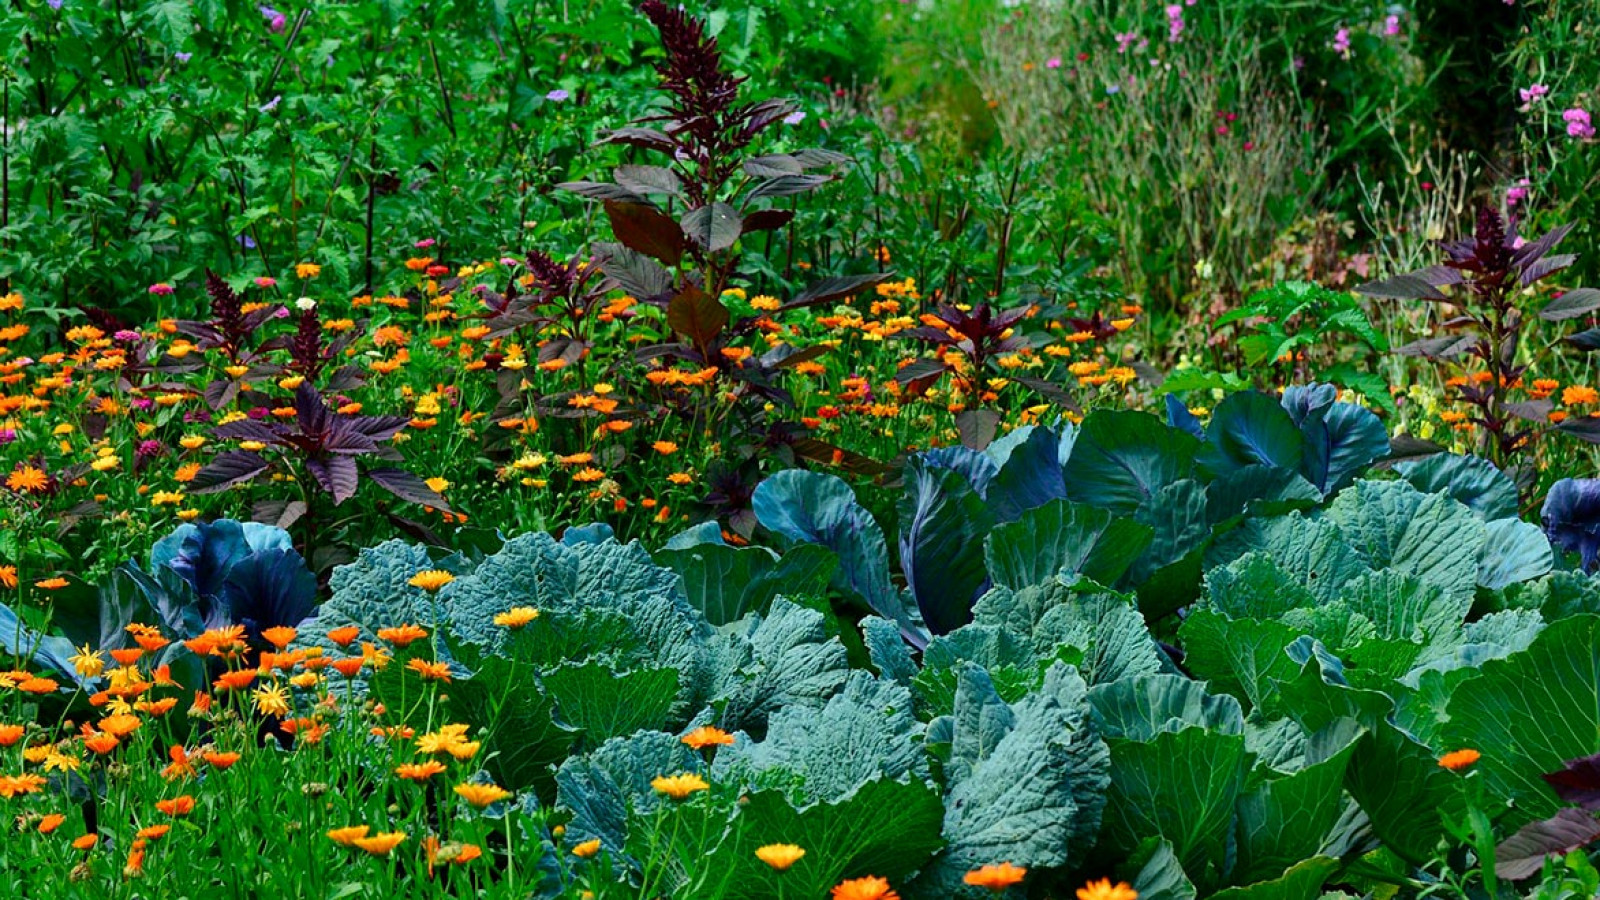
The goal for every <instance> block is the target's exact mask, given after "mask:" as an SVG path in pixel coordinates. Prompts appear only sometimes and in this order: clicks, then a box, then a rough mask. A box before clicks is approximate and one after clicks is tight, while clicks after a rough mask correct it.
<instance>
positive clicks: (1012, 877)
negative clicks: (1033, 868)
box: [961, 862, 1028, 893]
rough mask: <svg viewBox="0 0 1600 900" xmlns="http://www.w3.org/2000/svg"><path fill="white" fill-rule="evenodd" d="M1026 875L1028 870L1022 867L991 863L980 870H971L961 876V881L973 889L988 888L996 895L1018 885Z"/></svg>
mask: <svg viewBox="0 0 1600 900" xmlns="http://www.w3.org/2000/svg"><path fill="white" fill-rule="evenodd" d="M1027 874H1028V870H1027V869H1025V868H1023V867H1022V866H1013V865H1012V864H1011V863H1008V862H1004V863H1000V864H999V865H994V864H992V863H991V864H990V865H987V866H983V867H982V868H978V869H973V870H972V871H970V872H968V873H967V874H965V875H963V876H961V880H962V881H964V882H966V883H967V884H970V885H972V886H974V887H982V888H988V889H989V890H991V891H995V892H997V893H998V892H1000V891H1003V890H1005V889H1006V888H1008V887H1011V886H1012V885H1013V884H1018V883H1020V882H1021V881H1022V879H1023V878H1024V877H1026V876H1027Z"/></svg>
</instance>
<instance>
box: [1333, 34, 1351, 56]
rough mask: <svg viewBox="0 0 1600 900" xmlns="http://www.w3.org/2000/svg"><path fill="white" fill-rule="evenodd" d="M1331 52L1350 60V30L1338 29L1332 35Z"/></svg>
mask: <svg viewBox="0 0 1600 900" xmlns="http://www.w3.org/2000/svg"><path fill="white" fill-rule="evenodd" d="M1333 52H1335V53H1337V54H1339V55H1340V56H1342V57H1344V58H1345V59H1349V58H1350V29H1348V28H1340V29H1339V30H1338V31H1335V32H1334V33H1333Z"/></svg>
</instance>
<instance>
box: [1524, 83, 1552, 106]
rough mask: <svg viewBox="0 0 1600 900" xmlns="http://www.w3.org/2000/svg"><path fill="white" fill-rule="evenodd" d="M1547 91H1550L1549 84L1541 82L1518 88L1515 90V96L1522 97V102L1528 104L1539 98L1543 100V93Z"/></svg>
mask: <svg viewBox="0 0 1600 900" xmlns="http://www.w3.org/2000/svg"><path fill="white" fill-rule="evenodd" d="M1548 93H1550V87H1549V85H1543V84H1534V85H1529V86H1528V87H1525V88H1519V89H1518V90H1517V96H1519V97H1521V98H1522V102H1523V103H1528V104H1533V103H1538V102H1539V101H1540V100H1543V99H1544V97H1545V95H1546V94H1548Z"/></svg>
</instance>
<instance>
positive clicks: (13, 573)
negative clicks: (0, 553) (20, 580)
mask: <svg viewBox="0 0 1600 900" xmlns="http://www.w3.org/2000/svg"><path fill="white" fill-rule="evenodd" d="M16 586H17V567H16V566H0V587H5V588H15V587H16Z"/></svg>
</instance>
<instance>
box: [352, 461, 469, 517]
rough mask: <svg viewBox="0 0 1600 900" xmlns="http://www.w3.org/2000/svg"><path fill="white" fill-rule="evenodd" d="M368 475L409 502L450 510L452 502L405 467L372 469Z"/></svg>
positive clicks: (390, 491)
mask: <svg viewBox="0 0 1600 900" xmlns="http://www.w3.org/2000/svg"><path fill="white" fill-rule="evenodd" d="M367 477H368V478H370V479H372V480H373V481H374V482H376V483H377V485H378V487H381V488H383V489H384V490H386V491H388V492H389V493H391V494H393V495H395V496H396V497H399V498H400V499H401V500H404V501H406V502H408V503H420V504H421V505H423V506H431V507H433V508H434V509H438V510H443V511H444V512H450V511H451V510H450V504H449V503H447V502H445V499H444V497H443V496H441V495H440V494H439V492H438V491H435V490H434V489H433V488H431V487H428V484H427V482H425V481H423V480H422V479H421V478H418V477H417V476H416V475H413V474H412V473H410V472H407V471H406V470H404V469H370V470H368V472H367Z"/></svg>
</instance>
